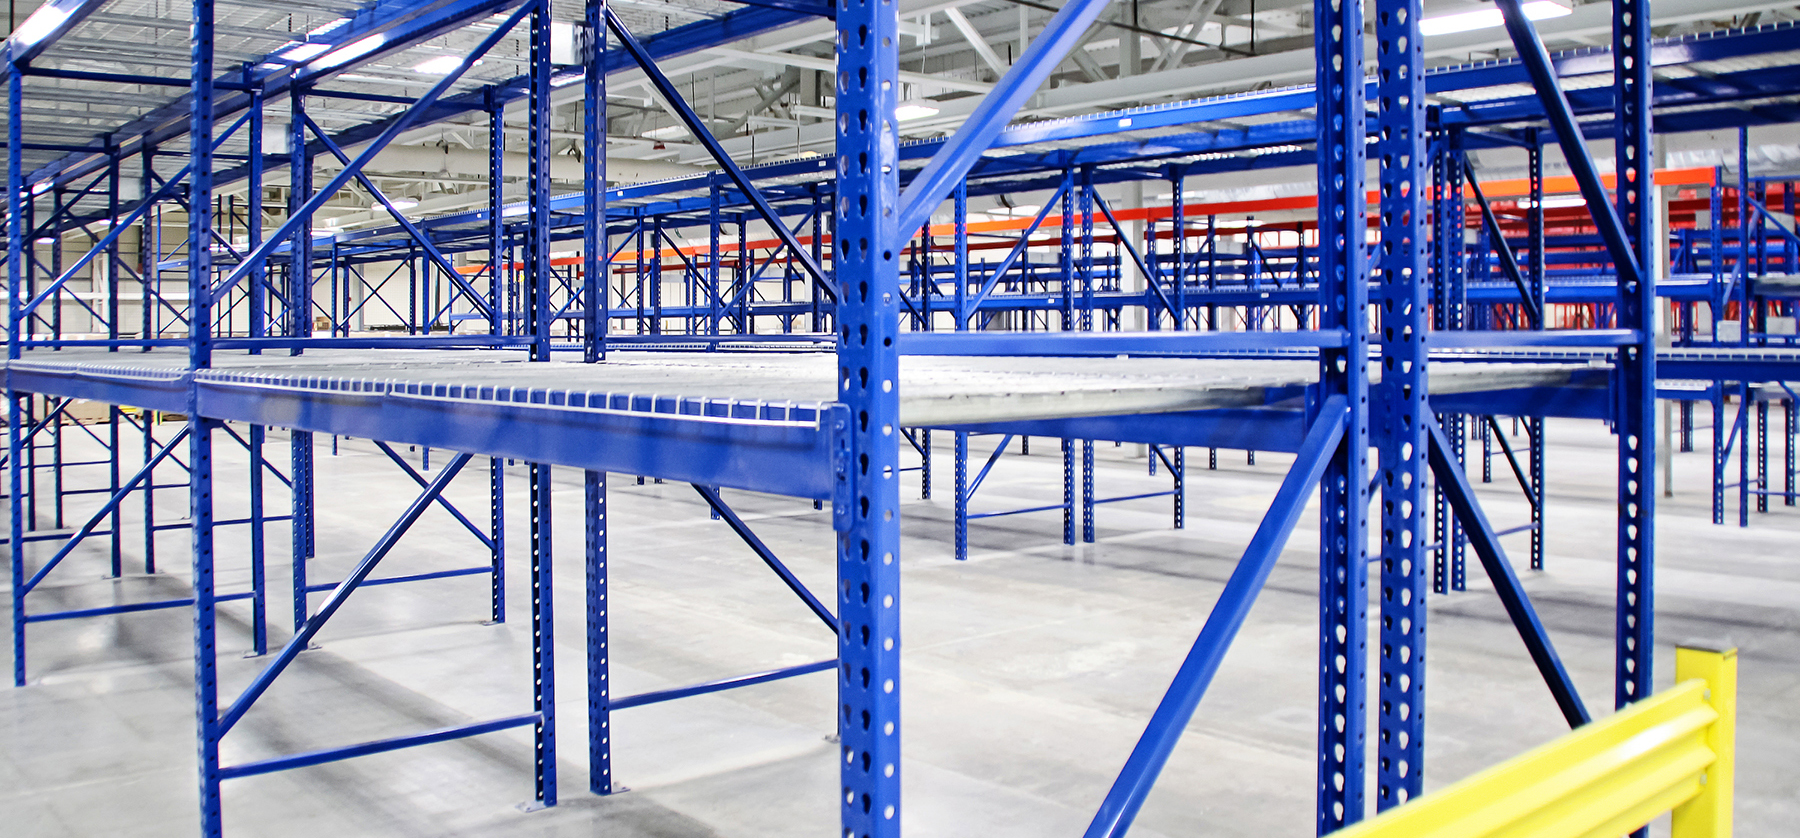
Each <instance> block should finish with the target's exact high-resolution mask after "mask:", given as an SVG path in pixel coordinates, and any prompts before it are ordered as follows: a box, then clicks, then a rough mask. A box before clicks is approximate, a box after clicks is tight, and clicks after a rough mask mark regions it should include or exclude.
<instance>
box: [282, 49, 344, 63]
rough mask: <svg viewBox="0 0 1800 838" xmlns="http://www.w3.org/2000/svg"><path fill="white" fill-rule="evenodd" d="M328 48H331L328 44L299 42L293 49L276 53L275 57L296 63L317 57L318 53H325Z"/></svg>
mask: <svg viewBox="0 0 1800 838" xmlns="http://www.w3.org/2000/svg"><path fill="white" fill-rule="evenodd" d="M328 49H331V45H330V44H301V45H299V46H297V47H294V48H293V49H290V50H287V51H285V52H281V53H278V54H277V55H276V56H275V57H276V58H280V59H283V60H285V61H292V62H294V63H296V64H298V63H300V62H302V61H307V60H310V59H313V58H317V57H319V56H320V55H323V54H325V51H326V50H328Z"/></svg>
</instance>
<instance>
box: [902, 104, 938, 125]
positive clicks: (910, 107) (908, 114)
mask: <svg viewBox="0 0 1800 838" xmlns="http://www.w3.org/2000/svg"><path fill="white" fill-rule="evenodd" d="M937 113H938V109H937V108H934V107H932V106H931V105H927V104H925V103H923V102H902V103H900V106H899V107H897V108H894V118H895V119H898V120H900V121H901V122H905V121H907V120H909V119H924V118H925V117H928V116H937Z"/></svg>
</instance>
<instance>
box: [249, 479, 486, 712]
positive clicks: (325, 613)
mask: <svg viewBox="0 0 1800 838" xmlns="http://www.w3.org/2000/svg"><path fill="white" fill-rule="evenodd" d="M470 456H471V455H469V454H457V455H456V457H455V459H452V460H451V461H450V463H449V464H448V465H446V466H444V470H443V471H441V472H438V476H437V477H436V478H435V479H433V480H432V481H431V485H430V486H427V487H425V491H424V492H422V493H420V495H419V496H418V497H417V498H415V499H413V502H412V505H411V506H408V507H407V508H406V511H405V512H402V513H400V519H399V520H398V521H395V522H394V525H393V526H391V527H389V528H388V531H387V532H385V533H383V534H382V536H381V539H380V540H378V541H376V542H375V546H374V547H373V548H371V549H370V550H369V553H368V555H366V556H364V557H363V558H362V561H360V562H357V564H356V569H355V570H352V571H351V572H350V575H349V576H346V577H344V581H342V582H339V583H338V586H337V588H336V589H335V590H333V591H332V592H331V597H330V598H329V599H327V600H325V604H324V605H322V606H320V607H319V611H318V613H316V614H314V615H313V616H312V617H311V618H310V619H308V620H307V621H306V623H305V624H304V625H302V626H301V627H300V630H299V631H297V632H295V633H294V636H293V637H292V638H291V639H289V640H288V642H287V645H286V646H283V647H281V651H280V652H278V653H276V655H275V659H274V660H273V661H271V662H270V663H269V665H268V667H267V668H265V669H263V671H262V672H260V673H258V674H257V676H256V680H254V681H251V682H250V686H248V687H245V688H244V692H243V694H241V695H239V696H238V698H237V700H236V701H234V702H232V703H231V707H230V708H228V709H227V710H226V711H225V712H224V713H221V714H220V715H219V722H218V730H219V733H218V735H219V736H220V737H223V736H224V735H225V734H226V733H227V732H229V731H230V730H231V728H232V726H234V725H236V724H237V723H238V720H239V719H241V718H243V717H244V713H246V712H248V711H249V710H250V706H251V705H252V704H255V703H256V700H257V699H258V698H261V697H262V694H263V693H264V692H267V691H268V689H269V686H270V685H272V684H274V683H275V679H276V678H277V677H279V676H280V675H281V673H282V672H283V671H284V670H286V669H287V668H288V664H291V663H293V662H294V658H296V657H298V656H299V654H300V652H301V650H303V649H305V648H306V647H307V644H310V643H311V642H312V639H313V638H314V637H316V636H318V634H319V630H320V629H323V628H324V627H325V623H326V622H328V621H330V620H331V618H332V616H333V615H335V614H337V610H338V609H339V608H341V607H343V604H344V601H345V600H347V599H349V598H350V594H352V593H354V592H355V591H356V589H357V588H358V587H360V586H361V585H362V583H363V580H365V579H368V578H369V574H371V573H373V572H375V566H376V565H378V564H380V563H381V560H382V559H383V558H386V557H387V554H388V553H389V552H390V551H392V550H393V549H394V545H395V544H398V543H399V542H400V537H401V536H403V535H406V531H407V530H409V529H412V525H413V523H414V522H416V521H418V520H419V516H420V515H423V514H425V510H426V509H427V508H429V507H430V506H431V504H432V503H433V502H435V501H436V499H437V497H438V495H440V494H442V493H443V491H444V487H446V486H449V485H450V481H451V480H454V479H456V475H457V474H458V473H460V472H461V471H462V468H463V466H465V465H468V464H469V457H470Z"/></svg>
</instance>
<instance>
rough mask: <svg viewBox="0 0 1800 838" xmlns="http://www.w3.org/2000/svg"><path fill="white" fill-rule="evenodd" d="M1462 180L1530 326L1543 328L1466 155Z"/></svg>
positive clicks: (1541, 312)
mask: <svg viewBox="0 0 1800 838" xmlns="http://www.w3.org/2000/svg"><path fill="white" fill-rule="evenodd" d="M1463 180H1464V181H1466V182H1467V183H1468V184H1469V189H1471V190H1473V191H1474V193H1475V203H1476V204H1477V205H1478V206H1480V207H1481V220H1482V222H1483V223H1485V224H1486V225H1487V228H1488V235H1489V236H1492V237H1493V239H1494V251H1495V252H1496V253H1499V254H1500V270H1501V271H1503V272H1505V274H1506V278H1507V279H1510V280H1512V284H1513V287H1514V288H1517V289H1518V290H1519V302H1521V303H1524V304H1525V313H1526V314H1529V315H1531V328H1533V329H1541V328H1543V322H1544V310H1543V309H1542V308H1539V307H1538V302H1537V300H1534V299H1532V298H1531V290H1530V289H1529V288H1527V287H1526V285H1525V275H1524V274H1523V273H1521V272H1520V271H1519V258H1518V257H1517V256H1514V255H1513V252H1512V245H1509V244H1507V243H1506V231H1504V230H1501V229H1500V219H1499V218H1497V217H1495V216H1494V210H1493V208H1491V207H1489V206H1488V200H1487V196H1486V195H1483V194H1481V184H1480V183H1477V182H1476V181H1475V167H1474V166H1472V165H1470V164H1469V160H1468V158H1466V157H1465V158H1463ZM1458 258H1461V257H1460V256H1459V257H1458Z"/></svg>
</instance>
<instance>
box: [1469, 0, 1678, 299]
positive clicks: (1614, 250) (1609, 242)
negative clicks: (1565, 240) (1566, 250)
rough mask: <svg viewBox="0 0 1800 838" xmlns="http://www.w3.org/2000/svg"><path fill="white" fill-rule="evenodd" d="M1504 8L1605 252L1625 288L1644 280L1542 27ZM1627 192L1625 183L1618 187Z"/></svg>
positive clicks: (1512, 7) (1513, 0)
mask: <svg viewBox="0 0 1800 838" xmlns="http://www.w3.org/2000/svg"><path fill="white" fill-rule="evenodd" d="M1495 2H1497V3H1498V4H1499V5H1500V13H1501V16H1502V17H1503V18H1504V19H1505V21H1506V33H1507V34H1508V35H1510V36H1511V37H1512V42H1513V47H1514V48H1515V49H1517V50H1518V52H1519V61H1520V63H1522V64H1524V65H1525V71H1526V73H1527V74H1528V75H1530V76H1531V86H1532V87H1533V88H1535V89H1536V90H1537V94H1538V99H1539V100H1540V101H1542V102H1543V105H1544V113H1545V115H1546V116H1548V117H1549V118H1550V127H1552V128H1554V129H1555V130H1556V140H1557V142H1558V143H1560V144H1561V145H1562V150H1563V156H1564V157H1565V158H1567V160H1568V163H1569V173H1570V174H1573V175H1574V176H1575V182H1576V184H1578V185H1579V186H1580V187H1581V197H1582V199H1583V200H1585V201H1587V206H1588V213H1589V214H1590V215H1592V216H1593V218H1594V226H1595V227H1596V228H1598V229H1599V231H1600V238H1601V239H1602V240H1603V241H1605V242H1606V250H1607V252H1608V253H1610V254H1612V259H1613V266H1614V267H1615V268H1617V269H1618V271H1619V277H1620V279H1622V280H1624V281H1625V283H1626V284H1633V283H1637V282H1641V281H1643V278H1644V274H1643V266H1640V265H1639V264H1638V260H1637V254H1636V253H1634V252H1632V249H1631V240H1630V239H1629V238H1628V237H1627V236H1626V235H1625V222H1624V220H1623V219H1621V218H1620V217H1619V208H1618V207H1617V206H1614V205H1613V202H1612V200H1611V198H1609V197H1608V196H1607V194H1606V184H1605V183H1602V182H1601V180H1600V172H1599V170H1598V169H1596V168H1595V167H1594V158H1593V155H1590V154H1588V149H1587V144H1586V143H1585V142H1584V141H1583V139H1582V134H1581V126H1580V125H1578V124H1576V122H1575V111H1574V109H1572V108H1570V107H1569V97H1568V95H1567V94H1565V93H1564V92H1563V89H1562V85H1561V83H1560V82H1559V80H1558V77H1557V73H1556V68H1555V67H1554V66H1552V65H1551V63H1550V53H1549V51H1548V50H1546V49H1545V48H1544V41H1543V39H1541V38H1539V37H1538V33H1537V27H1535V26H1533V25H1532V23H1531V21H1529V20H1527V19H1526V18H1525V13H1524V11H1523V10H1521V9H1520V8H1519V0H1495ZM1619 186H1620V188H1624V187H1625V184H1622V183H1621V184H1619Z"/></svg>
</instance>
